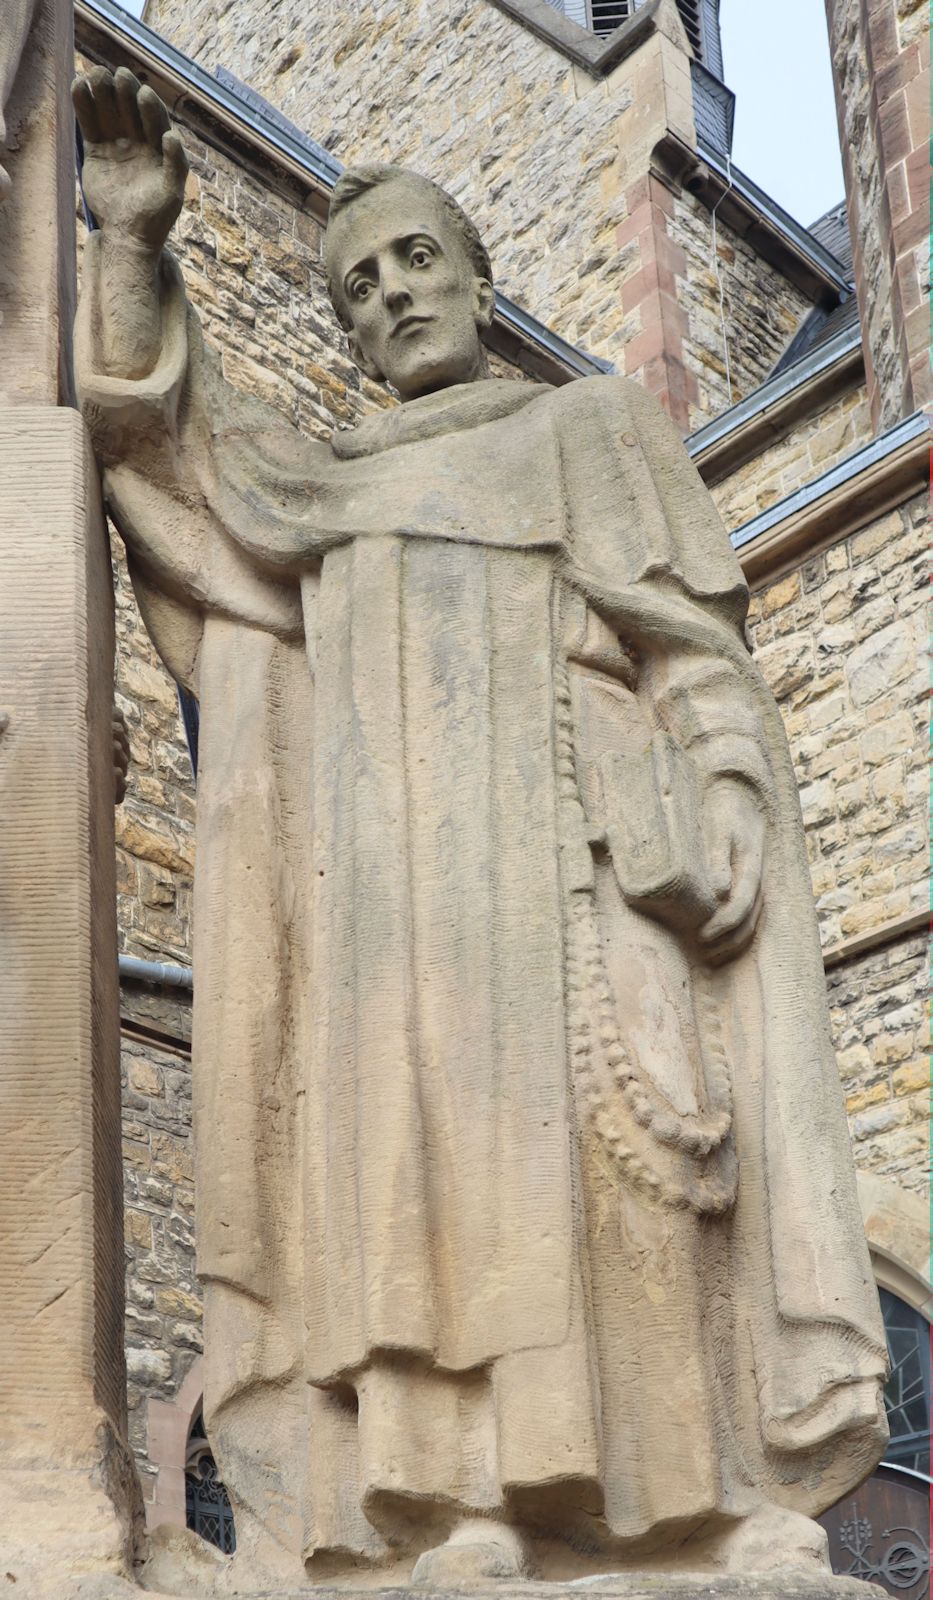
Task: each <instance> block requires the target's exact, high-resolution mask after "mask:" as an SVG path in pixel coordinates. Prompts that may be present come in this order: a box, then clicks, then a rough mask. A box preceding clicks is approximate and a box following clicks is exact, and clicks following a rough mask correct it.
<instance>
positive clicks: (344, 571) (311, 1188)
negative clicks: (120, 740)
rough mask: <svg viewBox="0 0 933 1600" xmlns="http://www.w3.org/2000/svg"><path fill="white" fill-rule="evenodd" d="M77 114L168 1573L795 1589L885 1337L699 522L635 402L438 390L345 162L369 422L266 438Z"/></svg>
mask: <svg viewBox="0 0 933 1600" xmlns="http://www.w3.org/2000/svg"><path fill="white" fill-rule="evenodd" d="M75 100H76V105H77V110H78V115H79V118H80V121H81V126H82V131H83V135H84V140H85V150H86V160H85V168H84V175H85V188H86V193H87V199H88V202H89V205H90V207H91V209H92V211H93V212H94V214H95V216H96V217H97V218H98V220H99V222H100V232H99V233H98V234H97V235H95V236H94V237H93V238H92V239H91V241H90V243H89V246H88V250H87V253H86V257H85V276H84V289H83V298H82V305H81V311H80V314H79V323H78V334H77V359H78V370H79V381H80V388H81V394H82V402H83V408H84V414H85V417H86V418H87V421H88V424H89V426H90V428H91V431H92V434H93V438H94V441H95V447H96V450H97V452H98V455H99V459H100V460H101V462H102V464H103V466H104V468H105V484H106V493H107V498H108V504H109V507H110V509H111V512H112V515H113V517H114V519H115V520H116V522H117V524H118V526H119V528H120V530H121V532H122V534H123V537H124V539H125V541H126V545H127V551H128V558H129V562H130V565H131V570H132V573H133V578H134V583H135V585H136V592H137V595H138V598H139V603H140V606H141V609H142V612H143V615H144V617H145V619H146V621H147V624H148V626H149V628H150V631H151V633H152V636H153V638H154V640H155V642H156V644H157V646H158V648H159V650H160V652H161V654H162V656H163V658H164V660H165V661H166V663H167V665H168V666H169V668H170V670H171V671H172V672H173V673H174V675H175V676H176V678H177V679H178V680H179V681H180V682H182V683H184V684H186V685H188V686H189V688H191V689H192V690H193V691H194V692H195V693H196V694H197V696H198V699H199V701H200V707H201V769H200V774H199V783H198V824H197V825H198V847H197V876H196V888H195V921H196V932H195V942H196V955H195V963H196V965H195V984H196V987H195V1055H196V1059H195V1066H194V1078H195V1097H196V1139H197V1191H198V1192H197V1237H198V1254H199V1265H200V1272H201V1275H202V1278H203V1282H204V1292H205V1369H206V1392H205V1420H206V1424H207V1431H208V1434H209V1436H210V1439H211V1442H212V1445H213V1449H214V1452H215V1455H216V1458H217V1462H218V1468H219V1471H220V1473H221V1475H222V1477H223V1480H224V1482H225V1483H226V1485H227V1487H228V1490H229V1493H230V1497H231V1501H232V1503H233V1507H234V1512H235V1517H236V1525H237V1535H238V1552H237V1555H236V1557H235V1558H234V1560H233V1563H232V1565H229V1566H228V1565H225V1564H224V1563H223V1561H222V1560H221V1558H219V1557H218V1558H217V1562H216V1564H215V1565H216V1569H217V1570H216V1578H215V1577H212V1576H209V1577H208V1578H205V1579H204V1580H203V1581H204V1582H205V1583H210V1582H215V1583H216V1585H217V1586H218V1590H219V1591H222V1592H229V1591H230V1590H231V1589H234V1590H240V1591H241V1592H249V1591H250V1590H251V1589H252V1590H261V1589H263V1588H265V1589H266V1590H268V1589H271V1588H273V1587H275V1588H277V1589H278V1590H286V1589H287V1590H289V1591H290V1592H297V1591H300V1590H301V1589H302V1587H303V1586H308V1585H312V1584H321V1583H324V1584H336V1585H343V1586H358V1585H360V1584H361V1583H363V1584H368V1585H373V1584H377V1583H382V1584H394V1585H397V1584H407V1583H410V1582H412V1583H415V1584H422V1585H428V1586H430V1587H432V1588H434V1589H440V1588H443V1587H444V1586H446V1585H449V1584H464V1583H467V1584H469V1583H475V1584H489V1583H491V1582H493V1581H496V1580H499V1581H503V1580H504V1581H507V1582H509V1583H511V1584H515V1583H518V1582H526V1581H527V1582H531V1581H532V1580H534V1579H535V1578H543V1579H552V1580H553V1579H559V1580H568V1579H579V1578H584V1577H587V1576H594V1577H596V1576H599V1575H607V1574H633V1573H640V1574H655V1575H660V1574H668V1575H670V1578H671V1583H672V1584H673V1583H675V1582H679V1581H680V1578H679V1577H678V1576H677V1575H683V1574H687V1573H699V1574H709V1575H712V1574H723V1575H725V1574H742V1575H749V1574H756V1573H767V1572H773V1571H774V1570H775V1569H778V1570H780V1571H781V1572H786V1574H787V1576H786V1577H785V1578H784V1579H782V1580H781V1582H782V1584H783V1587H781V1586H779V1587H777V1588H769V1589H768V1593H769V1594H771V1593H782V1594H788V1595H789V1594H791V1593H798V1592H800V1593H803V1592H810V1590H808V1589H807V1588H806V1584H807V1582H808V1581H809V1580H807V1579H805V1578H804V1577H803V1576H801V1578H800V1579H799V1583H801V1584H803V1586H804V1587H803V1588H798V1587H796V1586H795V1585H796V1584H797V1583H798V1580H797V1579H792V1578H791V1577H790V1575H789V1574H790V1573H792V1572H793V1571H794V1570H796V1571H797V1572H799V1573H800V1574H805V1573H807V1572H809V1573H810V1574H811V1576H812V1577H813V1579H814V1580H815V1579H816V1577H817V1576H818V1574H819V1573H820V1572H821V1571H823V1572H824V1573H826V1574H827V1580H826V1581H830V1580H828V1569H827V1567H826V1557H825V1539H824V1535H823V1534H822V1531H821V1530H820V1528H819V1527H818V1525H817V1524H816V1523H815V1522H814V1521H813V1520H811V1519H812V1518H814V1517H815V1516H816V1515H817V1514H818V1513H820V1512H821V1511H822V1510H823V1509H824V1508H825V1507H827V1506H828V1505H830V1504H832V1503H833V1502H834V1501H836V1500H837V1499H838V1498H839V1496H840V1495H842V1494H843V1493H844V1492H845V1491H846V1490H847V1489H849V1488H850V1487H852V1486H853V1485H855V1484H857V1483H858V1482H859V1481H860V1480H861V1479H862V1478H863V1477H864V1476H865V1475H866V1474H867V1473H868V1472H869V1471H870V1470H871V1468H872V1466H873V1464H874V1463H875V1462H876V1460H877V1459H878V1457H879V1456H880V1454H881V1451H882V1449H883V1445H884V1440H885V1423H884V1412H883V1407H882V1403H881V1383H882V1378H883V1373H884V1365H885V1353H884V1336H883V1331H882V1327H881V1321H880V1316H879V1311H878V1304H877V1296H876V1292H875V1289H874V1286H873V1282H872V1275H871V1271H870V1266H869V1259H868V1253H867V1248H866V1245H865V1241H864V1237H863V1234H862V1227H861V1222H860V1219H859V1214H858V1208H857V1205H856V1199H855V1189H854V1180H853V1173H852V1165H851V1157H850V1153H849V1146H848V1136H847V1130H846V1124H845V1119H844V1114H843V1107H842V1100H841V1093H840V1087H839V1081H838V1074H837V1070H836V1065H835V1061H834V1058H833V1053H832V1047H831V1044H830V1037H829V1028H828V1018H827V1008H826V999H825V987H824V979H823V970H822V964H821V959H820V947H819V940H818V936H817V930H816V923H815V917H814V911H813V906H812V902H811V893H810V885H809V879H808V873H807V865H806V856H805V851H804V843H803V834H802V828H801V823H800V814H799V807H798V801H797V791H796V785H795V781H794V773H793V769H792V766H791V762H790V758H789V755H788V751H787V746H786V742H785V738H784V732H783V728H782V724H781V720H780V716H779V714H778V711H777V708H776V706H775V703H774V701H773V699H772V697H771V695H770V693H769V691H768V689H767V687H766V685H765V683H764V681H763V680H762V678H761V676H760V675H759V673H758V671H757V670H756V668H755V665H754V663H753V662H752V660H751V659H750V657H749V654H748V650H747V648H746V645H745V640H744V633H743V622H744V616H745V608H746V601H747V594H746V589H745V585H744V582H743V579H742V574H741V571H740V569H739V566H738V563H737V560H736V557H735V555H734V553H733V551H732V549H731V547H730V544H729V540H728V538H727V536H726V533H725V531H724V529H723V527H722V525H721V523H720V521H719V519H718V516H717V514H716V512H715V510H714V508H713V505H712V502H711V500H710V498H709V495H708V494H707V491H706V490H705V488H704V487H703V485H702V483H701V481H700V479H699V478H698V476H697V474H696V472H695V470H694V469H693V467H692V466H691V464H690V462H689V460H688V458H687V455H686V453H685V451H684V448H683V445H682V443H681V441H680V438H679V437H678V435H677V433H676V431H675V429H674V428H673V426H672V424H671V423H670V422H669V420H668V419H667V417H666V416H665V415H664V413H663V412H662V411H661V409H660V407H659V406H658V405H657V403H656V402H655V401H654V400H653V399H652V398H651V397H650V396H649V395H648V394H646V393H645V392H644V391H643V390H642V389H641V388H639V387H638V386H636V385H634V384H632V383H629V382H626V381H623V380H621V379H618V378H610V377H606V378H598V379H591V380H586V381H578V382H574V383H570V384H568V385H567V386H566V387H563V388H560V389H556V390H555V389H549V388H545V387H541V386H538V385H535V384H532V383H525V382H520V381H502V380H496V379H493V378H491V377H490V376H489V374H488V371H487V367H486V361H485V356H484V346H483V342H482V336H483V332H484V330H485V329H486V328H487V327H488V325H489V323H490V321H491V319H492V316H493V312H494V297H493V288H492V272H491V268H490V264H489V260H488V257H487V255H486V251H485V249H484V247H483V244H482V242H481V240H480V238H479V236H478V235H477V233H476V230H475V229H474V228H473V226H472V224H471V223H470V221H469V219H468V218H467V217H466V216H465V215H464V213H463V212H462V211H461V210H460V208H459V206H458V205H457V204H456V203H455V201H454V200H453V199H452V198H451V197H450V196H449V195H447V194H445V193H444V192H443V191H442V190H440V189H439V188H437V187H436V186H435V185H434V184H433V183H431V182H429V181H428V180H426V179H425V178H423V177H420V176H417V175H415V174H414V173H411V172H408V171H404V170H402V169H399V168H396V167H363V168H359V169H357V170H355V171H350V172H346V173H345V174H344V175H343V177H342V178H341V179H340V181H339V183H338V185H337V187H336V190H335V191H334V195H333V201H332V206H331V217H330V224H329V228H328V232H327V244H326V250H327V257H326V266H327V273H328V279H329V285H330V292H331V296H332V299H333V303H334V306H335V308H336V311H337V314H338V317H339V318H340V321H341V323H342V325H343V326H344V328H345V329H346V331H347V335H348V338H349V341H350V347H351V350H352V352H353V355H354V357H355V359H356V360H357V362H358V363H359V365H360V366H361V367H362V369H363V371H364V372H365V373H366V374H367V375H368V376H369V377H370V378H372V379H374V380H377V381H379V380H384V381H386V382H387V383H388V384H389V385H391V387H392V389H393V390H394V391H395V393H396V394H397V396H398V398H399V400H400V402H401V403H400V404H399V405H398V406H396V407H394V408H392V409H388V410H385V411H380V412H379V413H378V414H375V415H372V416H369V417H367V418H365V419H364V421H363V422H362V423H360V425H359V426H358V427H356V428H354V429H352V430H349V431H343V432H337V433H336V434H335V435H334V437H333V439H332V440H331V441H330V442H329V443H324V442H314V441H309V440H307V439H305V438H303V437H301V436H300V435H299V434H298V433H297V432H296V431H295V430H294V429H293V428H292V427H291V426H290V425H289V424H288V423H287V422H285V421H284V420H282V419H281V418H280V417H279V416H278V415H277V414H276V413H275V412H274V411H272V410H270V409H268V408H267V407H265V406H263V405H262V404H260V403H259V402H258V401H256V400H252V399H247V398H245V397H243V396H242V395H240V394H237V393H235V392H234V391H233V390H232V389H231V388H230V387H228V386H227V385H226V384H225V383H224V381H223V380H222V378H221V376H220V373H219V367H218V364H217V362H216V361H215V359H214V357H213V356H212V355H211V354H210V353H209V352H208V351H206V350H205V348H204V345H203V343H202V340H201V335H200V330H199V325H198V321H197V318H196V316H195V314H194V312H193V311H192V309H191V308H190V306H189V305H188V303H187V300H186V296H185V291H184V288H183V285H182V280H181V275H180V273H179V270H178V268H177V266H176V265H175V262H174V261H173V259H172V257H171V255H170V254H169V253H168V252H167V251H166V249H165V248H164V247H165V242H166V238H167V236H168V233H169V230H170V228H171V225H172V223H173V221H174V219H175V217H176V216H177V215H178V212H179V209H180V207H181V202H182V193H183V186H184V179H185V161H184V155H183V150H182V146H181V142H180V140H179V138H178V136H177V135H176V134H175V133H174V132H173V131H172V130H171V129H170V127H169V122H168V117H167V115H166V113H165V110H164V108H163V107H162V105H161V103H160V102H159V101H158V99H157V98H156V96H155V95H154V94H153V93H152V92H151V90H148V89H145V88H142V89H141V88H140V86H139V84H138V83H137V82H136V80H135V79H134V78H133V77H132V76H131V75H130V74H129V73H127V72H125V71H122V70H121V71H119V72H117V73H116V75H115V76H113V77H112V76H111V75H110V74H109V73H107V72H105V71H103V70H97V71H95V72H93V73H92V74H91V75H90V76H89V77H88V78H83V79H81V80H79V81H78V83H77V85H76V88H75ZM221 1569H222V1570H221ZM144 1570H145V1569H144ZM161 1570H162V1571H163V1574H164V1572H165V1570H166V1569H165V1568H164V1567H163V1568H162V1569H161ZM159 1571H160V1568H159V1564H158V1558H157V1557H155V1556H154V1557H153V1560H152V1564H151V1567H150V1569H149V1574H150V1576H149V1578H148V1579H147V1581H151V1582H153V1583H155V1581H156V1578H157V1576H158V1574H159ZM212 1571H213V1568H212ZM160 1581H164V1578H163V1579H161V1580H160ZM619 1581H620V1582H621V1581H622V1579H620V1580H619ZM647 1581H648V1580H647V1579H646V1582H647ZM651 1581H652V1582H653V1581H654V1580H653V1579H652V1580H651ZM821 1581H822V1580H821ZM188 1592H191V1591H190V1589H189V1591H188ZM640 1592H641V1591H640ZM644 1592H646V1593H647V1592H649V1591H648V1590H645V1591H644ZM651 1592H658V1593H660V1592H662V1591H661V1590H660V1589H659V1590H657V1591H655V1590H651ZM665 1592H671V1593H673V1592H675V1590H674V1589H673V1588H672V1589H670V1591H665ZM677 1592H683V1593H686V1590H682V1591H677ZM691 1592H693V1591H691ZM696 1592H700V1591H699V1590H697V1591H696ZM704 1592H705V1591H704ZM723 1592H726V1591H725V1590H724V1591H723ZM729 1592H739V1591H732V1590H731V1589H730V1591H729ZM741 1592H748V1593H749V1594H751V1593H753V1592H758V1591H755V1590H754V1589H753V1588H751V1587H749V1588H748V1589H747V1590H744V1589H743V1590H742V1591H741ZM761 1592H764V1591H761ZM814 1592H815V1591H814ZM820 1592H828V1591H825V1590H821V1591H820ZM846 1592H848V1590H847V1591H846Z"/></svg>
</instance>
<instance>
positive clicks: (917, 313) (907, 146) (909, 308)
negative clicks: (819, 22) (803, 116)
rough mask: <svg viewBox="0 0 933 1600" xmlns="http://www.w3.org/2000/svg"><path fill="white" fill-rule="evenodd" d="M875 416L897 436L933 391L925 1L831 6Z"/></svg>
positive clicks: (837, 0) (841, 1) (847, 0)
mask: <svg viewBox="0 0 933 1600" xmlns="http://www.w3.org/2000/svg"><path fill="white" fill-rule="evenodd" d="M826 9H827V17H828V21H829V32H830V44H831V49H832V58H833V70H834V75H835V85H836V105H837V116H838V122H839V131H840V142H841V146H842V153H843V161H844V164H845V167H846V190H847V194H848V199H849V217H850V226H851V229H852V241H853V248H854V258H855V278H856V288H857V292H858V299H859V311H860V313H861V318H862V333H863V339H864V344H865V353H866V366H867V370H868V392H869V398H870V401H871V408H872V416H873V418H874V421H875V424H876V426H878V427H884V426H890V425H891V424H892V423H894V422H896V421H897V420H898V419H899V418H900V417H902V416H904V415H906V414H907V413H909V412H910V411H912V410H914V409H915V407H917V406H920V405H923V404H926V403H927V402H928V400H929V399H930V397H931V393H933V389H931V381H930V364H929V355H928V345H929V316H928V312H927V298H928V294H929V282H930V277H929V252H928V251H927V250H925V244H926V240H927V236H928V233H929V149H928V134H929V106H930V45H929V33H928V23H927V21H926V7H924V6H923V5H921V4H919V3H918V0H899V3H898V4H896V5H895V4H894V3H893V0H891V3H888V4H873V5H867V4H865V3H864V0H826Z"/></svg>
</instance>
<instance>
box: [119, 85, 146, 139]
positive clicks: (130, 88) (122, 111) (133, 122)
mask: <svg viewBox="0 0 933 1600" xmlns="http://www.w3.org/2000/svg"><path fill="white" fill-rule="evenodd" d="M113 89H114V97H115V99H116V106H117V118H118V121H119V123H120V132H121V133H122V135H123V137H124V139H132V141H133V143H134V144H138V143H139V141H140V140H141V139H142V137H143V125H142V121H141V118H140V114H139V101H138V96H139V91H140V82H139V79H138V78H137V77H135V76H134V74H133V73H132V72H130V71H129V70H128V69H127V68H126V67H118V68H117V70H116V72H115V73H114V75H113Z"/></svg>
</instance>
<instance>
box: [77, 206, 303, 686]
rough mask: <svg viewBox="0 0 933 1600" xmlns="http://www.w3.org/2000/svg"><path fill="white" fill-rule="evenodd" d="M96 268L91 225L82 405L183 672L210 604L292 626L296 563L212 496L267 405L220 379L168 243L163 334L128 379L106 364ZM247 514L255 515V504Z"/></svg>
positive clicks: (137, 565)
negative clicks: (257, 546)
mask: <svg viewBox="0 0 933 1600" xmlns="http://www.w3.org/2000/svg"><path fill="white" fill-rule="evenodd" d="M100 276H101V265H100V244H99V238H98V236H96V235H94V236H92V237H91V238H90V239H89V240H88V243H87V247H86V252H85V261H84V272H83V281H82V292H81V299H80V303H79V308H78V317H77V322H76V326H75V366H76V375H77V380H78V388H79V394H80V399H81V409H82V413H83V416H84V418H85V421H86V423H87V426H88V429H89V432H90V435H91V440H92V444H93V447H94V451H95V454H96V456H97V459H98V461H99V463H100V465H101V467H102V469H103V477H104V492H105V497H106V503H107V509H108V512H109V513H110V514H111V516H112V518H113V521H114V523H115V524H116V526H117V528H118V529H119V532H120V534H121V536H122V538H123V539H124V542H125V544H126V546H127V554H128V559H129V564H130V569H131V572H132V575H133V579H134V583H135V585H136V588H137V594H138V595H139V598H140V602H141V604H142V606H143V609H144V612H145V614H146V617H147V622H148V624H149V626H150V629H151V632H152V635H153V638H154V640H155V643H156V645H157V647H158V649H159V650H160V652H161V653H162V655H163V657H164V659H165V660H166V663H167V665H168V666H169V668H170V670H172V671H173V672H174V673H175V674H176V676H178V677H180V678H181V679H182V680H183V681H186V682H189V683H191V682H193V680H195V679H196V675H197V658H198V651H199V640H200V636H201V634H202V632H203V624H204V620H205V618H206V617H208V616H209V615H211V614H215V615H219V616H225V617H228V618H231V619H233V620H236V621H239V622H244V623H247V624H251V625H253V626H255V627H259V628H263V629H267V630H269V631H271V632H273V633H275V634H277V635H278V636H279V637H281V638H295V637H300V635H301V631H302V622H301V604H300V595H299V589H298V579H297V575H296V574H293V573H289V572H285V571H282V570H271V569H268V568H264V566H263V564H262V563H261V562H259V561H257V560H256V558H255V557H254V556H253V555H252V553H250V552H247V551H246V550H244V549H243V547H242V545H241V544H240V543H239V541H238V540H237V539H236V538H235V537H234V536H233V535H232V534H231V531H230V529H229V528H228V527H226V526H225V525H224V522H223V520H222V518H221V517H219V516H218V514H217V511H216V509H215V506H214V504H213V503H212V501H213V500H214V498H215V497H214V496H213V495H212V493H211V483H212V482H213V481H215V480H216V478H217V476H218V473H220V474H222V473H223V472H224V460H223V458H224V456H225V454H226V453H227V452H229V450H230V449H231V448H232V447H233V446H232V440H233V439H234V438H235V437H236V435H237V433H238V432H242V430H243V429H244V428H249V426H250V424H251V423H252V424H253V425H254V426H255V425H256V423H257V421H259V422H260V423H261V425H262V427H263V428H265V429H266V430H269V428H270V419H269V416H268V415H267V408H262V411H261V417H259V418H257V417H256V416H254V415H250V414H249V402H248V401H246V400H245V398H244V397H242V396H239V395H236V394H234V392H233V391H232V390H231V389H230V388H229V387H228V386H227V385H225V384H224V383H223V380H222V378H221V377H220V374H219V371H218V367H217V363H216V359H215V358H214V357H213V356H212V355H211V354H210V353H209V352H207V351H206V350H205V348H204V345H203V341H202V339H201V334H200V327H199V325H198V321H197V318H196V316H195V314H194V312H193V311H192V310H191V308H190V306H189V305H188V302H187V298H186V295H185V290H184V284H183V282H182V278H181V273H180V271H179V268H178V266H177V264H176V262H175V261H174V259H173V258H172V256H171V255H170V253H169V252H168V251H164V252H163V254H162V258H161V261H160V266H159V277H160V291H161V313H162V339H161V344H160V348H159V352H158V356H157V358H156V361H155V364H154V366H153V368H152V371H151V372H150V373H148V374H147V375H146V376H145V377H142V378H136V379H132V378H123V377H115V376H113V375H111V374H109V373H107V372H106V370H105V365H104V360H103V353H102V340H101V333H100V323H101V318H100V293H101V286H100ZM273 416H274V414H273ZM275 422H276V424H277V426H278V429H279V431H280V432H291V433H294V430H289V428H288V424H287V423H285V422H284V421H283V420H282V419H279V418H276V419H275ZM295 437H296V439H297V437H298V436H297V435H295ZM256 515H257V517H258V518H259V519H261V516H262V507H261V505H259V506H257V508H256Z"/></svg>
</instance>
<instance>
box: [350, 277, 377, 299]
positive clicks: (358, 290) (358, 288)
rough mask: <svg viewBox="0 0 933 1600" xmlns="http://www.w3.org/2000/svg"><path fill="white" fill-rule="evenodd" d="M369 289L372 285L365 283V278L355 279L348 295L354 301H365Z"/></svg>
mask: <svg viewBox="0 0 933 1600" xmlns="http://www.w3.org/2000/svg"><path fill="white" fill-rule="evenodd" d="M371 288H372V284H369V283H367V282H366V279H365V278H357V280H356V282H355V283H354V285H353V288H352V289H351V290H350V293H351V295H352V296H353V299H354V300H365V299H366V296H367V295H368V294H369V291H370V289H371Z"/></svg>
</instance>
